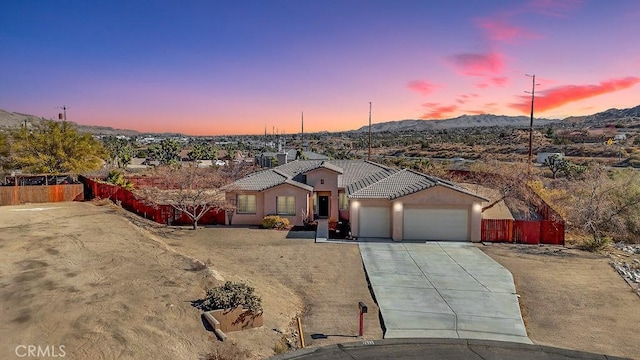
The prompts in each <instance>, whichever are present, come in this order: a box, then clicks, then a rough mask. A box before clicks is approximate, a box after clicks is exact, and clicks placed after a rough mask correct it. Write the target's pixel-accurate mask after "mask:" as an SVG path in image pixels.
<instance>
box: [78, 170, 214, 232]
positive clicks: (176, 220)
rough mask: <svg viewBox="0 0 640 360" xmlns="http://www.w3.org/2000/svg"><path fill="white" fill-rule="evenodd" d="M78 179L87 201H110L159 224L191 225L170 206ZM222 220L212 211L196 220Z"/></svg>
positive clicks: (110, 186)
mask: <svg viewBox="0 0 640 360" xmlns="http://www.w3.org/2000/svg"><path fill="white" fill-rule="evenodd" d="M78 179H79V180H80V181H81V182H82V183H83V184H84V193H85V198H86V199H87V200H91V199H95V198H100V199H110V200H111V201H113V202H115V203H117V204H120V206H122V208H124V209H126V210H128V211H131V212H133V213H136V214H138V215H140V216H142V217H144V218H146V219H149V220H153V221H155V222H157V223H159V224H166V225H191V224H192V223H193V222H192V221H191V219H190V218H189V217H188V216H187V215H186V214H183V213H182V212H181V211H179V210H176V209H175V208H173V206H171V205H162V204H149V203H146V202H144V201H142V200H140V199H138V198H137V197H136V196H135V194H133V193H132V192H131V191H129V190H127V189H123V188H122V187H120V186H117V185H112V184H107V183H103V182H99V181H95V180H92V179H89V178H86V177H84V176H79V177H78ZM224 220H225V212H224V211H222V210H214V209H212V210H209V211H208V212H207V213H206V214H204V215H203V216H202V218H200V220H198V224H199V225H217V224H224Z"/></svg>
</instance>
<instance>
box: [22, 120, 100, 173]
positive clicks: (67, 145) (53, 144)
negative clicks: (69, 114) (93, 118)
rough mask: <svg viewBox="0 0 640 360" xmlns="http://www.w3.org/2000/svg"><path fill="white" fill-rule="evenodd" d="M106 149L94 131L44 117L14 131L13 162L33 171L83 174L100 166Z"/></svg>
mask: <svg viewBox="0 0 640 360" xmlns="http://www.w3.org/2000/svg"><path fill="white" fill-rule="evenodd" d="M104 156H105V151H104V148H103V147H102V145H101V144H100V143H99V142H98V141H96V140H95V139H94V138H93V137H92V136H91V134H80V133H78V131H77V130H76V128H75V126H73V125H72V124H71V123H69V122H66V121H63V122H57V121H51V120H44V121H42V122H40V123H38V124H36V125H34V128H33V130H31V131H29V130H28V129H27V128H26V127H22V128H20V129H19V130H16V131H14V132H13V134H12V144H11V162H12V165H13V166H15V167H17V168H20V169H23V170H26V171H28V172H32V173H47V174H60V173H81V172H85V171H90V170H94V169H97V168H99V167H100V166H101V165H102V160H101V159H102V158H103V157H104Z"/></svg>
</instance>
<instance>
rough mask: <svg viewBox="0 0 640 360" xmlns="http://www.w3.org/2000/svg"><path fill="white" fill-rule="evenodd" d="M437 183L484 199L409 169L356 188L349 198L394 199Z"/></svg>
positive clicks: (449, 183) (447, 182)
mask: <svg viewBox="0 0 640 360" xmlns="http://www.w3.org/2000/svg"><path fill="white" fill-rule="evenodd" d="M437 185H440V186H444V187H447V188H450V189H452V190H456V191H459V192H462V193H465V194H467V195H471V196H474V197H477V198H480V199H484V198H483V197H479V196H478V195H476V194H474V193H472V192H470V191H468V190H466V189H464V188H462V187H460V186H458V185H456V184H454V183H452V182H450V181H446V180H443V179H440V178H436V177H433V176H429V175H426V174H422V173H419V172H415V171H412V170H407V169H403V170H398V171H397V172H395V173H393V174H391V175H389V176H388V177H386V178H384V179H381V180H379V181H377V182H374V183H372V184H371V185H368V186H366V187H363V188H361V189H359V190H356V191H354V192H352V193H351V194H350V195H349V198H354V199H388V200H394V199H397V198H399V197H403V196H407V195H410V194H413V193H416V192H418V191H422V190H425V189H428V188H431V187H434V186H437ZM485 200H486V199H485Z"/></svg>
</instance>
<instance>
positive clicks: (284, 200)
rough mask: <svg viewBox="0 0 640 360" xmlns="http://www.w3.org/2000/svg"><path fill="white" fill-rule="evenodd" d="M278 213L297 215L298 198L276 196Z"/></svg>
mask: <svg viewBox="0 0 640 360" xmlns="http://www.w3.org/2000/svg"><path fill="white" fill-rule="evenodd" d="M276 213H278V215H295V214H296V197H295V196H276Z"/></svg>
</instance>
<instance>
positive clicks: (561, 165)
mask: <svg viewBox="0 0 640 360" xmlns="http://www.w3.org/2000/svg"><path fill="white" fill-rule="evenodd" d="M543 165H544V166H546V167H548V168H549V170H551V175H552V176H553V178H554V179H555V178H556V177H557V174H558V173H560V174H562V175H564V176H566V177H573V176H576V175H580V174H582V173H583V172H584V171H585V170H586V167H585V166H582V165H577V164H574V163H573V162H571V161H569V160H567V159H565V158H564V157H562V156H561V155H558V154H553V155H551V156H549V157H547V158H546V159H545V160H544V164H543Z"/></svg>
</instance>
